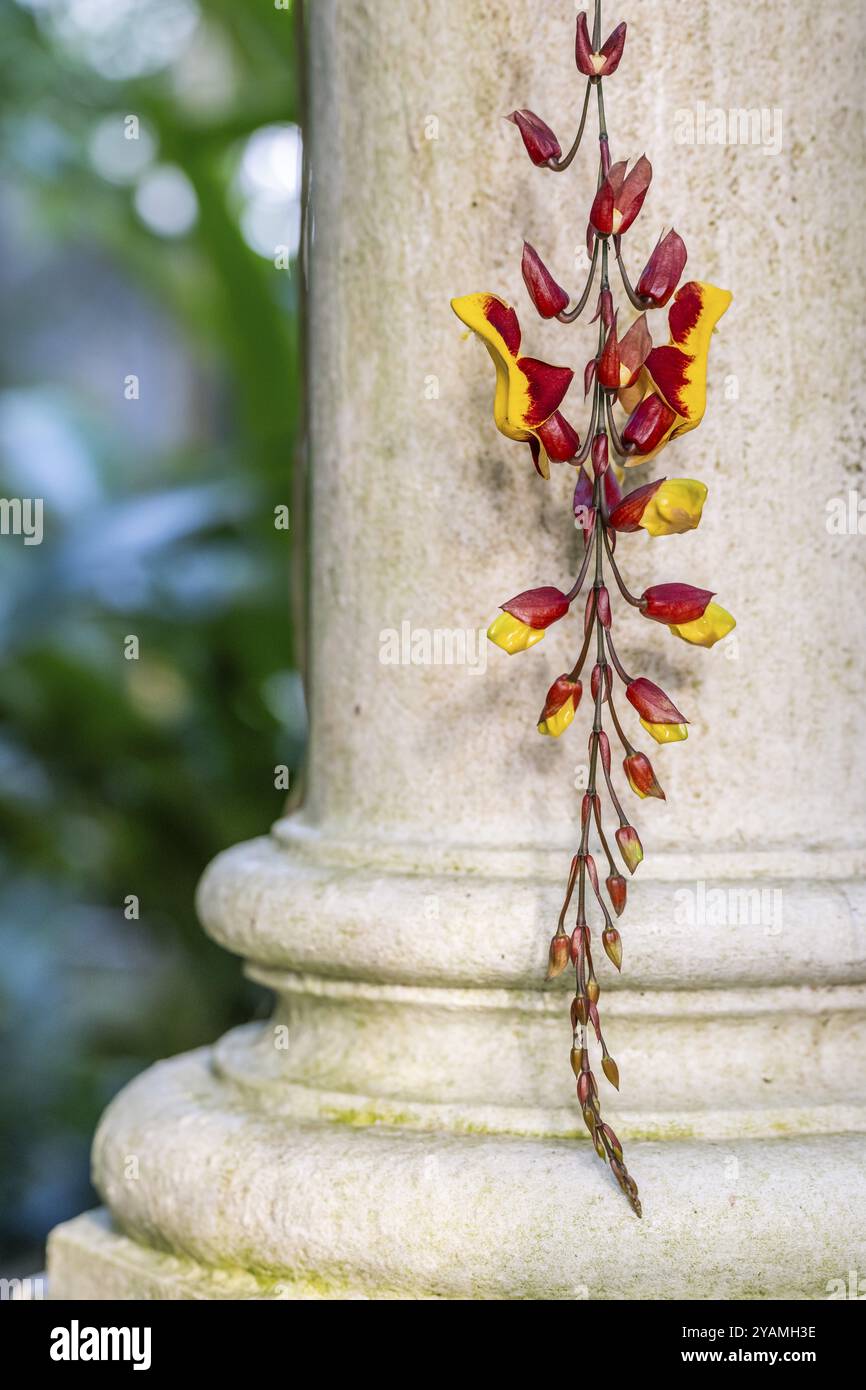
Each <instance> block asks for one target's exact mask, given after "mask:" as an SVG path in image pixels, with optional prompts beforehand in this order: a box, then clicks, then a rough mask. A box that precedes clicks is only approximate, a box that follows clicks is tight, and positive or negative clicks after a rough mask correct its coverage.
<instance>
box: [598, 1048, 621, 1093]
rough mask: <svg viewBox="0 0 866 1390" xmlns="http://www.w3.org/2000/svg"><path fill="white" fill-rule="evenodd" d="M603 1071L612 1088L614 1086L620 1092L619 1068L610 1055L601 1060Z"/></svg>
mask: <svg viewBox="0 0 866 1390" xmlns="http://www.w3.org/2000/svg"><path fill="white" fill-rule="evenodd" d="M601 1069H602V1071H603V1072H604V1074H605V1076H606V1077H607V1079H608V1081H609V1082H610V1084H611V1086H613V1087H614V1088H615V1089H616V1090H617V1091H618V1090H619V1067H618V1066H617V1064H616V1062H615V1061H614V1060H613V1058H612V1057H611V1056H610V1055H609V1054H607V1055H606V1056H604V1057H602V1059H601Z"/></svg>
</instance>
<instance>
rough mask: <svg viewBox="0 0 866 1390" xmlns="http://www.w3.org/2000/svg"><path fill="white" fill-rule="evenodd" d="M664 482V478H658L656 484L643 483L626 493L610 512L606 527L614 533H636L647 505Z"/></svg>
mask: <svg viewBox="0 0 866 1390" xmlns="http://www.w3.org/2000/svg"><path fill="white" fill-rule="evenodd" d="M664 481H665V479H664V478H659V480H658V482H655V483H644V485H643V487H636V488H635V489H634V490H633V491H632V492H630V493H628V494H627V496H625V497H624V498H623V500H622V501H621V502H620V504H619V506H617V507H615V508H614V509H613V511H612V512H611V514H610V520H609V522H608V525H609V526H612V527H613V529H614V531H638V530H639V529H640V523H641V517H642V516H643V514H644V512H645V511H646V506H647V503H648V502H649V500H650V498H651V497H653V496H654V494H655V493H656V492H658V490H659V488H660V487H661V485H662V483H663V482H664Z"/></svg>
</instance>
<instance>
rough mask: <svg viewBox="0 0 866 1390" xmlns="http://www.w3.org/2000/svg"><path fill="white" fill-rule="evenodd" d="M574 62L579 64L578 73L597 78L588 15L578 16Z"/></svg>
mask: <svg viewBox="0 0 866 1390" xmlns="http://www.w3.org/2000/svg"><path fill="white" fill-rule="evenodd" d="M574 61H575V62H576V63H577V70H578V72H582V73H583V75H584V77H595V76H596V71H595V68H594V67H593V65H592V41H591V40H590V37H589V26H588V24H587V22H586V15H585V14H579V15H578V16H577V34H576V36H575V40H574Z"/></svg>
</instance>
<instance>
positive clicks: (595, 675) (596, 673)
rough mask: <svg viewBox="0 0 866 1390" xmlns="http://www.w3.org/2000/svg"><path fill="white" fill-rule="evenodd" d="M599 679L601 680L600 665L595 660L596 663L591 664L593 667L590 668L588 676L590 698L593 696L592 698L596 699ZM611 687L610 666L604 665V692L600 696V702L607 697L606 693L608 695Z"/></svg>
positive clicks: (611, 674) (611, 673)
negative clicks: (590, 672) (589, 675)
mask: <svg viewBox="0 0 866 1390" xmlns="http://www.w3.org/2000/svg"><path fill="white" fill-rule="evenodd" d="M600 680H601V666H600V665H599V664H598V662H596V664H595V665H594V666H593V668H592V676H591V678H590V689H591V691H592V698H593V699H594V700H597V699H598V686H599V681H600ZM612 687H613V672H612V671H611V668H610V667H609V666H605V668H604V694H603V695H602V697H601V699H602V703H604V701H605V700H606V699H607V697H608V695H609V694H610V692H611V689H612Z"/></svg>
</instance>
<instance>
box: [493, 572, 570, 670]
mask: <svg viewBox="0 0 866 1390" xmlns="http://www.w3.org/2000/svg"><path fill="white" fill-rule="evenodd" d="M569 602H570V601H569V598H568V596H567V595H566V594H564V593H563V592H562V590H561V589H555V588H554V587H553V586H552V585H550V584H548V585H545V586H544V587H543V588H541V589H527V590H525V592H524V593H522V594H517V595H516V596H515V597H514V598H510V599H509V600H508V602H507V603H503V604H502V612H501V613H500V615H499V617H498V618H494V620H493V622H492V623H491V624H490V627H489V628H488V629H487V636H488V638H489V639H490V641H491V642H493V643H494V644H495V645H496V646H497V647H501V648H502V650H503V651H504V652H507V653H508V655H509V656H514V654H515V652H525V651H527V650H528V649H529V648H530V647H534V646H535V645H536V643H538V642H540V641H541V639H542V638H543V636H544V634H545V632H546V631H547V629H548V628H549V627H550V626H551V624H552V623H556V622H559V619H560V618H563V617H565V614H566V613H567V612H568V609H569Z"/></svg>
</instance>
